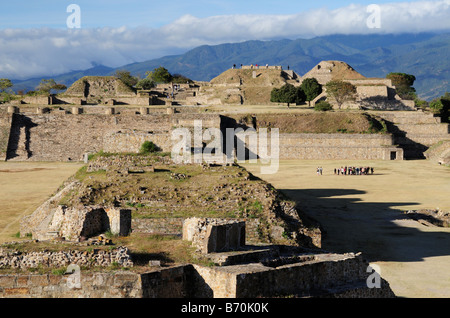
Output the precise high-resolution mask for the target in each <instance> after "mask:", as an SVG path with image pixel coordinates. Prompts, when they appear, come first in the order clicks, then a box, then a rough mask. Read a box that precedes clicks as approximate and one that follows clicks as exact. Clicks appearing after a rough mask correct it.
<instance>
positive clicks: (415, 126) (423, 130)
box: [374, 111, 450, 159]
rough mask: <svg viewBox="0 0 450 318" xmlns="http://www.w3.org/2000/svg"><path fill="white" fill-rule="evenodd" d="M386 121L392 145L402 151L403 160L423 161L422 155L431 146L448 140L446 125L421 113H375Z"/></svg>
mask: <svg viewBox="0 0 450 318" xmlns="http://www.w3.org/2000/svg"><path fill="white" fill-rule="evenodd" d="M374 114H375V115H378V116H379V117H381V118H383V119H384V120H385V121H386V124H387V127H388V130H389V132H391V133H392V135H393V137H394V143H395V144H396V145H398V146H399V147H401V148H402V149H403V151H404V157H405V159H425V155H424V153H425V152H426V151H427V150H428V149H429V148H430V147H431V146H433V145H435V144H437V143H438V142H441V141H443V140H448V139H450V134H449V132H450V127H449V124H448V123H442V122H441V118H440V117H435V116H434V115H433V114H431V113H424V112H422V111H395V112H380V113H378V112H376V113H374Z"/></svg>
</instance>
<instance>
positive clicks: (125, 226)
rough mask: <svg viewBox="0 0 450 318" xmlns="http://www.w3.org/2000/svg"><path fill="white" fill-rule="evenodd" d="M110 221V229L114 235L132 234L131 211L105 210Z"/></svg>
mask: <svg viewBox="0 0 450 318" xmlns="http://www.w3.org/2000/svg"><path fill="white" fill-rule="evenodd" d="M105 212H106V215H107V217H108V220H109V228H110V230H111V233H113V234H114V235H120V236H127V235H129V234H130V232H131V210H128V209H116V208H109V209H105Z"/></svg>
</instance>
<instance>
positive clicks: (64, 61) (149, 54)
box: [0, 0, 450, 79]
mask: <svg viewBox="0 0 450 318" xmlns="http://www.w3.org/2000/svg"><path fill="white" fill-rule="evenodd" d="M70 4H76V5H78V6H79V8H80V10H81V12H80V17H81V25H80V28H75V29H72V28H69V27H68V24H67V19H68V17H69V16H70V15H71V14H72V13H71V12H69V13H68V12H67V8H68V6H69V5H70ZM372 4H375V5H376V7H377V8H378V13H377V16H376V19H375V20H373V19H372V18H373V16H372V13H371V12H373V11H368V8H369V7H370V5H372ZM373 21H378V22H379V23H378V24H377V25H378V26H377V27H373V24H370V23H369V22H373ZM433 31H439V32H449V31H450V0H413V1H407V0H404V1H399V0H388V1H385V0H379V1H357V2H355V1H330V0H316V1H287V0H276V1H269V0H258V1H254V0H250V1H249V0H229V1H217V0H197V1H195V0H184V1H180V0H168V1H163V0H159V1H143V0H142V1H140V0H128V1H118V0H97V1H93V0H90V1H88V0H33V1H31V0H29V1H25V0H15V1H8V2H6V1H3V2H2V3H1V5H0V78H2V77H6V78H12V79H23V78H30V77H38V76H42V75H58V74H61V73H65V72H69V71H73V70H82V69H88V68H90V67H92V66H93V65H95V64H102V65H106V66H109V67H120V66H123V65H125V64H130V63H134V62H142V61H146V60H150V59H154V58H159V57H162V56H166V55H173V54H181V53H184V52H186V51H188V50H190V49H192V48H195V47H197V46H200V45H205V44H206V45H216V44H221V43H236V42H243V41H248V40H272V39H298V38H312V37H316V36H323V35H330V34H374V33H381V34H387V33H396V34H398V33H404V32H408V33H418V32H433Z"/></svg>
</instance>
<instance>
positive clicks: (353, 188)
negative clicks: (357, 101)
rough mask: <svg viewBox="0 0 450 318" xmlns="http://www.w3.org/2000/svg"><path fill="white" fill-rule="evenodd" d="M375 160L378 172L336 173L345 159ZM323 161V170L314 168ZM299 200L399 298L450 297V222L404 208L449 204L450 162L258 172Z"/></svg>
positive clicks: (336, 246) (328, 238) (288, 164)
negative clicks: (416, 216) (428, 222)
mask: <svg viewBox="0 0 450 318" xmlns="http://www.w3.org/2000/svg"><path fill="white" fill-rule="evenodd" d="M346 165H349V166H359V165H364V166H372V167H374V169H375V172H374V175H368V176H348V175H347V176H345V175H344V176H337V175H334V168H337V167H341V166H346ZM318 166H322V167H323V175H322V176H318V175H317V174H316V168H317V167H318ZM245 167H246V168H247V169H248V170H249V171H250V172H252V173H254V174H255V175H257V176H259V177H261V178H262V179H264V180H266V181H268V182H269V183H271V184H272V185H273V186H274V187H275V188H277V189H280V190H282V191H283V192H284V193H286V194H287V195H288V196H290V197H291V198H292V199H294V200H296V201H297V202H298V203H299V205H300V208H301V209H302V210H303V211H305V212H307V214H309V215H310V216H312V217H313V218H315V219H316V220H317V221H319V223H321V225H322V226H323V229H324V232H325V233H324V237H323V239H322V247H323V248H324V249H326V250H330V251H335V252H362V253H363V255H364V256H365V257H366V258H367V259H368V260H369V261H370V262H372V263H376V264H378V265H379V266H380V267H381V275H382V276H383V277H384V278H385V279H386V280H387V281H388V282H389V283H390V285H391V287H392V289H393V291H394V292H395V293H396V295H397V296H401V297H450V271H449V270H448V266H449V264H450V228H439V227H433V226H425V225H422V224H420V223H418V222H416V221H413V220H411V219H409V218H408V217H407V216H406V215H405V214H404V213H403V212H404V211H407V210H410V209H411V210H417V209H422V208H429V209H436V208H440V209H441V210H445V211H449V210H450V196H449V193H450V168H448V167H445V166H439V165H437V164H433V163H431V162H429V161H424V160H419V161H358V162H356V161H300V160H299V161H281V162H280V168H279V171H278V173H277V174H273V175H259V172H260V169H259V167H258V166H256V165H246V166H245Z"/></svg>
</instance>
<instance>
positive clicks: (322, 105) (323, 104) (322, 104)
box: [314, 101, 333, 112]
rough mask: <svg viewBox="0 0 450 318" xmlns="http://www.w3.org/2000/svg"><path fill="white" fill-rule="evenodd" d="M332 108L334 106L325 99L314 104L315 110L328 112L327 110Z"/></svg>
mask: <svg viewBox="0 0 450 318" xmlns="http://www.w3.org/2000/svg"><path fill="white" fill-rule="evenodd" d="M332 109H333V106H331V104H330V103H328V102H325V101H321V102H318V103H317V104H316V105H315V106H314V110H316V111H320V112H326V111H327V110H332Z"/></svg>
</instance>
